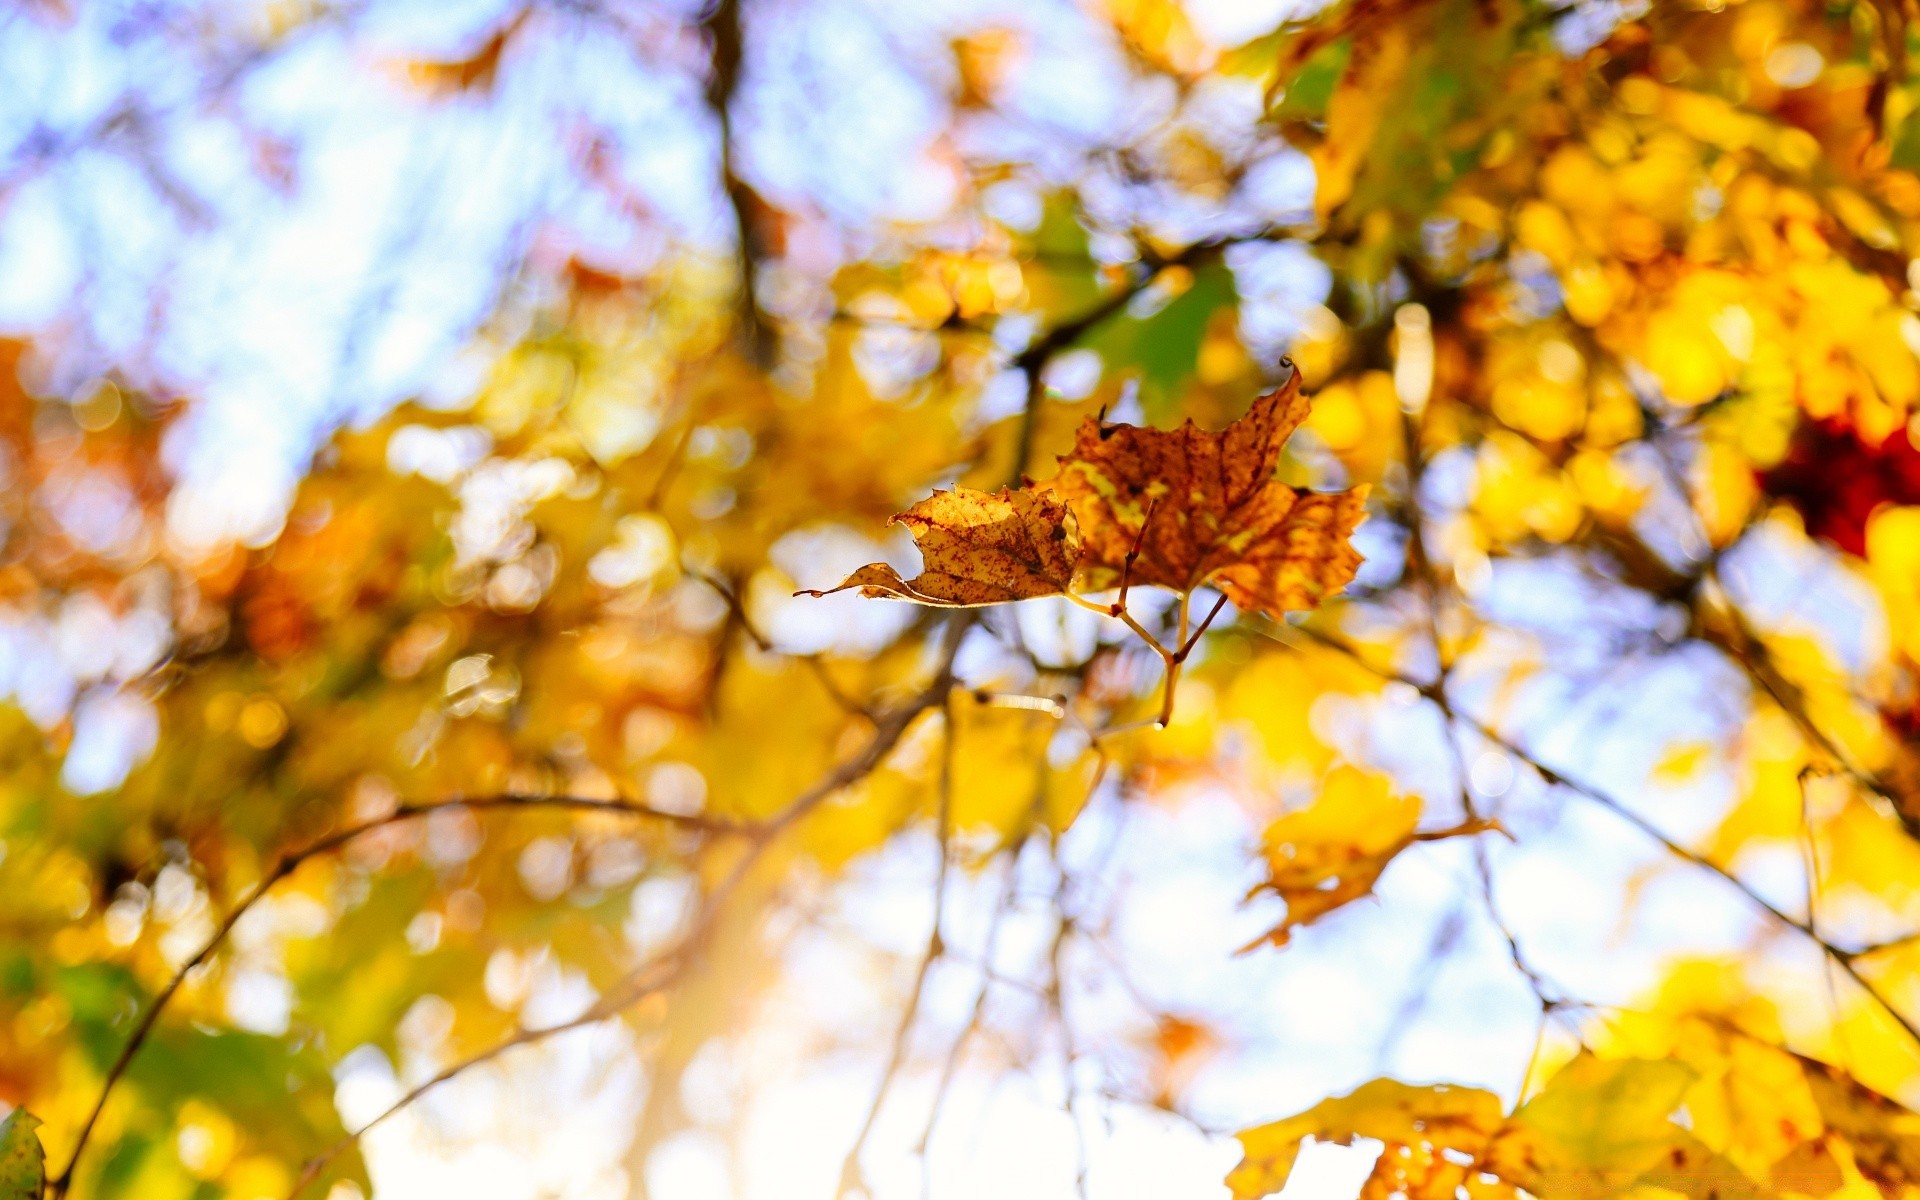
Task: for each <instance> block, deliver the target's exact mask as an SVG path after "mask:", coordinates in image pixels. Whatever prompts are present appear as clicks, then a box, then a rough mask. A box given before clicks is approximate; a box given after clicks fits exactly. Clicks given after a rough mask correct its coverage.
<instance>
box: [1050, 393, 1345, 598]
mask: <svg viewBox="0 0 1920 1200" xmlns="http://www.w3.org/2000/svg"><path fill="white" fill-rule="evenodd" d="M1307 408H1308V404H1307V400H1306V398H1305V397H1304V396H1302V395H1301V394H1300V374H1299V372H1298V371H1295V372H1294V374H1293V376H1292V377H1291V378H1289V379H1288V380H1287V382H1286V383H1285V384H1283V385H1282V386H1281V387H1279V388H1277V389H1275V390H1274V391H1271V392H1268V393H1267V394H1266V395H1264V396H1261V397H1260V398H1259V399H1257V400H1255V401H1254V402H1253V407H1252V408H1250V409H1248V410H1247V414H1246V415H1245V416H1243V417H1241V418H1240V419H1239V420H1237V421H1235V422H1234V423H1233V424H1231V425H1229V426H1227V427H1226V428H1225V429H1222V430H1218V431H1209V430H1204V429H1201V428H1199V427H1198V426H1196V425H1195V424H1194V423H1193V422H1192V421H1188V422H1187V423H1186V424H1184V425H1182V426H1181V427H1180V428H1178V429H1174V430H1163V429H1141V428H1138V427H1136V426H1132V425H1105V424H1102V423H1101V422H1100V421H1098V420H1089V421H1087V422H1086V423H1085V424H1083V425H1082V426H1081V427H1080V431H1079V434H1078V436H1077V437H1076V439H1075V442H1074V447H1073V450H1072V452H1071V453H1069V454H1066V455H1064V456H1063V457H1062V458H1061V460H1060V463H1061V470H1060V475H1059V477H1058V478H1056V479H1054V480H1052V481H1051V487H1052V489H1053V490H1054V491H1056V492H1058V493H1059V494H1060V495H1061V496H1063V497H1065V498H1066V500H1067V503H1068V504H1069V505H1070V506H1071V508H1072V509H1073V513H1074V516H1075V517H1076V518H1078V521H1079V527H1080V530H1081V536H1082V539H1083V545H1082V555H1081V557H1082V561H1081V566H1082V569H1083V570H1085V571H1088V572H1091V573H1092V574H1094V575H1097V576H1104V577H1106V578H1101V579H1098V580H1097V582H1099V583H1112V582H1117V581H1118V580H1119V579H1120V578H1122V577H1124V578H1125V579H1126V581H1127V582H1128V583H1130V584H1151V585H1156V586H1159V587H1165V588H1171V589H1173V590H1174V591H1178V592H1191V591H1192V590H1193V589H1195V588H1197V587H1199V586H1201V585H1203V584H1209V583H1211V584H1213V585H1215V586H1217V587H1219V588H1220V589H1221V590H1222V591H1223V592H1225V593H1226V594H1227V598H1228V599H1230V600H1232V601H1233V603H1234V605H1235V606H1236V607H1238V608H1240V609H1241V610H1242V611H1255V612H1264V613H1267V614H1268V615H1270V616H1273V617H1275V618H1278V617H1280V616H1281V615H1282V614H1284V613H1286V612H1287V611H1288V610H1291V609H1305V608H1312V607H1314V606H1315V605H1317V604H1319V603H1320V601H1321V600H1322V599H1324V598H1325V597H1327V596H1329V595H1331V594H1333V593H1334V592H1337V591H1339V590H1340V589H1341V588H1342V587H1345V586H1346V585H1347V583H1349V582H1350V581H1351V580H1352V579H1353V575H1354V572H1355V571H1356V570H1357V569H1358V568H1359V566H1360V561H1361V559H1360V555H1359V554H1358V553H1356V552H1355V551H1354V549H1353V547H1352V546H1351V545H1350V544H1349V543H1348V539H1349V538H1350V537H1351V536H1352V534H1353V530H1354V527H1355V526H1356V525H1358V524H1359V523H1360V520H1361V518H1362V517H1364V516H1365V515H1366V494H1367V490H1366V488H1365V487H1364V486H1361V487H1356V488H1354V489H1352V490H1350V491H1346V492H1336V493H1326V494H1323V493H1314V492H1307V491H1303V490H1302V489H1299V488H1295V487H1290V486H1288V485H1287V484H1284V483H1281V482H1279V481H1278V480H1276V479H1274V477H1273V473H1274V470H1275V468H1277V467H1278V466H1279V463H1280V453H1281V449H1282V447H1283V446H1284V445H1285V444H1286V440H1287V438H1288V437H1289V436H1291V435H1292V433H1293V431H1294V429H1295V428H1297V427H1298V426H1299V424H1300V422H1301V421H1302V420H1303V419H1304V418H1305V417H1306V415H1307Z"/></svg>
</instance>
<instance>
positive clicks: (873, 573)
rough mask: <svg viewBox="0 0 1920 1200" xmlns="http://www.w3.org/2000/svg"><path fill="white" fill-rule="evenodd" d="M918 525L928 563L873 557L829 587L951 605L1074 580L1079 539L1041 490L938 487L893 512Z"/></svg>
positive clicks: (1052, 589)
mask: <svg viewBox="0 0 1920 1200" xmlns="http://www.w3.org/2000/svg"><path fill="white" fill-rule="evenodd" d="M894 521H895V522H897V523H899V524H901V525H905V526H906V527H907V528H908V529H909V530H910V531H912V533H913V540H914V543H915V544H916V545H918V546H919V547H920V556H921V559H922V560H923V563H924V566H925V570H923V571H922V572H921V573H920V574H919V575H918V576H916V577H914V578H913V579H901V578H900V575H899V572H897V571H895V570H894V569H893V568H892V567H890V566H888V565H887V564H885V563H869V564H868V565H866V566H864V567H861V568H860V569H859V570H858V571H855V572H854V573H853V574H851V575H849V576H847V578H846V579H845V580H844V581H843V582H842V583H841V584H840V585H839V586H838V587H833V588H827V589H826V590H824V591H815V590H811V589H809V590H804V591H800V592H795V593H794V594H795V595H806V596H828V595H832V594H833V593H834V592H840V591H845V590H846V589H848V588H853V587H857V588H859V589H860V594H861V595H863V596H875V597H890V598H893V599H897V600H914V601H917V602H919V603H921V604H937V605H941V606H944V607H950V608H969V607H973V606H975V605H981V604H1004V603H1006V602H1008V601H1010V600H1031V599H1034V598H1036V597H1039V596H1058V595H1060V594H1061V593H1063V592H1065V591H1067V590H1068V589H1069V587H1070V586H1071V585H1072V583H1073V577H1074V566H1075V564H1076V562H1077V560H1078V558H1079V540H1078V538H1076V537H1075V536H1074V533H1073V531H1072V530H1071V529H1070V528H1069V525H1070V523H1071V522H1070V518H1069V515H1068V512H1067V507H1066V505H1065V504H1064V503H1062V502H1061V500H1060V499H1059V498H1058V497H1056V496H1054V495H1052V494H1051V493H1050V492H1048V491H1044V490H1032V489H1027V488H1002V489H1000V492H999V494H998V495H995V494H994V493H992V492H981V491H975V490H974V489H972V488H954V489H953V490H952V491H948V492H935V493H934V494H933V495H931V496H929V497H927V498H926V499H925V500H922V501H921V502H920V503H918V504H916V505H914V506H913V507H912V508H909V509H908V510H907V511H905V512H903V513H901V514H900V515H899V516H896V517H895V518H894Z"/></svg>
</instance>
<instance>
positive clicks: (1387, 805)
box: [1247, 767, 1496, 949]
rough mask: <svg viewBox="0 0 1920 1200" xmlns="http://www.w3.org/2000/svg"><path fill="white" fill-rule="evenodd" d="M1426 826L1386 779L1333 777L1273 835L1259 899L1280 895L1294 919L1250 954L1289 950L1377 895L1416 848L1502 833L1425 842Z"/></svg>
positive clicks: (1480, 825) (1442, 833)
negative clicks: (1268, 948)
mask: <svg viewBox="0 0 1920 1200" xmlns="http://www.w3.org/2000/svg"><path fill="white" fill-rule="evenodd" d="M1419 820H1420V798H1419V797H1418V796H1413V795H1403V794H1399V793H1396V792H1395V791H1394V790H1393V787H1392V784H1391V783H1390V782H1389V781H1388V780H1387V778H1386V777H1385V776H1383V775H1377V774H1373V773H1371V772H1367V771H1361V770H1359V769H1357V768H1354V767H1340V768H1338V769H1336V770H1335V771H1333V772H1332V773H1331V774H1329V775H1328V776H1327V780H1326V783H1325V784H1324V785H1323V786H1322V787H1321V790H1320V795H1319V796H1318V797H1317V798H1316V799H1315V800H1314V802H1313V803H1312V804H1310V805H1308V806H1307V807H1306V808H1303V809H1301V810H1300V811H1298V812H1293V813H1288V814H1287V815H1286V816H1284V817H1281V818H1280V819H1279V820H1277V821H1275V822H1274V823H1273V824H1271V825H1269V826H1268V827H1267V832H1266V836H1265V839H1264V840H1265V843H1266V856H1267V870H1268V876H1267V878H1266V879H1265V880H1263V881H1262V882H1261V883H1260V884H1259V885H1258V886H1256V887H1255V888H1254V894H1255V895H1259V894H1261V893H1263V892H1272V893H1274V894H1276V895H1278V896H1279V897H1280V898H1281V899H1282V900H1285V901H1286V902H1287V915H1286V918H1285V919H1284V920H1282V921H1281V922H1280V923H1279V924H1278V925H1276V926H1274V927H1273V928H1272V929H1270V930H1268V931H1267V932H1266V933H1265V934H1263V935H1261V936H1260V937H1259V938H1258V939H1256V940H1255V941H1254V942H1253V943H1252V944H1251V945H1249V946H1248V947H1247V949H1252V948H1253V947H1254V946H1258V945H1259V944H1260V943H1261V942H1267V943H1270V944H1272V945H1274V946H1284V945H1286V944H1287V942H1288V941H1289V940H1290V939H1291V937H1292V932H1293V930H1294V929H1295V928H1296V927H1298V926H1301V925H1310V924H1312V923H1313V922H1315V921H1317V920H1319V919H1320V918H1321V917H1324V916H1326V915H1327V914H1328V913H1330V912H1332V911H1333V910H1334V909H1336V908H1340V907H1341V906H1343V905H1346V904H1351V903H1352V902H1353V901H1355V900H1358V899H1360V898H1361V897H1362V896H1365V895H1367V894H1369V893H1371V892H1372V891H1373V885H1374V884H1375V883H1377V882H1378V881H1379V879H1380V875H1381V873H1382V872H1383V871H1385V870H1386V869H1387V864H1388V863H1391V862H1392V861H1393V860H1394V857H1395V856H1396V855H1398V854H1399V853H1400V852H1401V851H1402V850H1405V849H1406V848H1407V847H1408V846H1411V845H1412V844H1413V843H1414V842H1416V841H1433V840H1437V839H1440V838H1444V837H1454V836H1458V835H1463V834H1472V833H1479V832H1482V831H1484V830H1488V829H1493V828H1496V826H1494V825H1493V824H1492V823H1491V822H1487V821H1469V822H1466V823H1464V824H1461V825H1459V826H1456V827H1453V828H1451V829H1445V830H1439V831H1435V832H1432V833H1425V834H1422V833H1419V832H1417V830H1416V826H1417V825H1418V823H1419Z"/></svg>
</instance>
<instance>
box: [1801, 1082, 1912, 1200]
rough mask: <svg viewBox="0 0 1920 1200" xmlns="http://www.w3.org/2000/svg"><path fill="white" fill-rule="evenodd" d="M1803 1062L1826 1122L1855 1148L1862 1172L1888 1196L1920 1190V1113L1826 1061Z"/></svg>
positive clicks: (1857, 1163) (1853, 1155)
mask: <svg viewBox="0 0 1920 1200" xmlns="http://www.w3.org/2000/svg"><path fill="white" fill-rule="evenodd" d="M1796 1057H1798V1056H1796ZM1800 1063H1801V1067H1802V1069H1803V1070H1804V1072H1805V1074H1806V1080H1807V1085H1808V1086H1809V1087H1810V1088H1811V1089H1812V1090H1813V1099H1814V1103H1815V1104H1816V1105H1817V1106H1818V1107H1819V1109H1820V1116H1821V1118H1822V1119H1823V1120H1824V1121H1825V1122H1826V1125H1827V1129H1828V1130H1829V1131H1830V1132H1831V1133H1833V1134H1834V1135H1835V1136H1837V1137H1839V1138H1842V1139H1844V1140H1845V1142H1846V1143H1847V1145H1848V1146H1849V1147H1850V1148H1851V1150H1852V1151H1853V1154H1852V1158H1853V1161H1854V1165H1855V1166H1856V1168H1857V1169H1858V1170H1859V1172H1860V1174H1861V1175H1863V1176H1864V1177H1866V1179H1867V1180H1868V1181H1869V1182H1871V1183H1873V1184H1875V1185H1877V1186H1879V1187H1881V1188H1884V1189H1886V1193H1887V1194H1888V1195H1899V1194H1901V1189H1903V1188H1914V1187H1920V1113H1915V1112H1913V1111H1912V1110H1911V1109H1908V1108H1906V1107H1905V1106H1903V1105H1901V1104H1898V1103H1896V1102H1894V1101H1892V1100H1889V1099H1887V1098H1886V1097H1885V1096H1882V1095H1880V1094H1879V1093H1878V1092H1875V1091H1873V1090H1872V1089H1871V1088H1868V1087H1866V1086H1864V1085H1863V1084H1861V1083H1860V1082H1858V1081H1857V1080H1855V1079H1852V1078H1850V1077H1848V1076H1847V1075H1845V1074H1843V1073H1842V1072H1840V1071H1839V1070H1837V1069H1835V1068H1834V1067H1832V1066H1829V1065H1828V1064H1826V1063H1823V1062H1817V1061H1815V1060H1813V1059H1810V1058H1801V1059H1800Z"/></svg>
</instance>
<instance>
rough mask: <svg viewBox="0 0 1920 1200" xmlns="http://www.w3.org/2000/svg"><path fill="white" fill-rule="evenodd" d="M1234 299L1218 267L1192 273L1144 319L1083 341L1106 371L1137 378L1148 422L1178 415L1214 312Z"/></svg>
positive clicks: (1226, 276) (1109, 328)
mask: <svg viewBox="0 0 1920 1200" xmlns="http://www.w3.org/2000/svg"><path fill="white" fill-rule="evenodd" d="M1237 301H1238V297H1237V296H1236V295H1235V292H1234V288H1233V274H1232V272H1230V271H1228V270H1227V268H1226V267H1224V266H1220V265H1218V264H1215V265H1211V266H1207V267H1204V268H1202V269H1201V270H1199V271H1196V272H1195V273H1194V278H1193V285H1192V286H1191V287H1189V288H1188V289H1187V290H1186V291H1184V292H1182V293H1180V294H1179V295H1178V296H1175V297H1174V298H1173V299H1172V300H1170V301H1168V302H1167V304H1166V305H1165V306H1164V307H1163V308H1161V309H1160V310H1159V311H1158V312H1155V313H1154V314H1152V315H1151V316H1148V317H1145V318H1136V317H1124V318H1122V319H1120V320H1117V321H1114V322H1112V323H1111V324H1110V325H1108V326H1107V327H1106V328H1104V329H1103V330H1101V331H1100V332H1098V333H1096V334H1095V335H1094V336H1092V337H1090V338H1088V339H1087V342H1086V344H1087V345H1088V346H1090V347H1091V348H1093V349H1094V350H1097V351H1099V352H1100V356H1101V357H1102V358H1104V359H1105V360H1106V362H1107V365H1108V367H1109V368H1111V369H1112V370H1114V371H1117V372H1124V371H1127V370H1129V369H1131V370H1134V371H1136V372H1138V374H1139V377H1140V404H1141V407H1142V408H1143V409H1145V411H1146V414H1147V417H1148V418H1149V419H1151V420H1162V419H1165V418H1168V417H1171V416H1173V415H1175V414H1176V413H1178V412H1179V411H1180V397H1181V393H1182V391H1183V390H1184V389H1185V387H1186V385H1187V382H1188V381H1189V380H1191V379H1192V378H1193V374H1194V371H1195V369H1196V367H1197V366H1198V363H1199V358H1200V344H1201V342H1203V341H1204V340H1205V339H1206V335H1207V324H1208V322H1209V321H1211V320H1212V319H1213V314H1214V313H1216V312H1218V311H1220V310H1221V309H1222V308H1230V307H1232V306H1233V305H1234V304H1235V303H1237Z"/></svg>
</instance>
